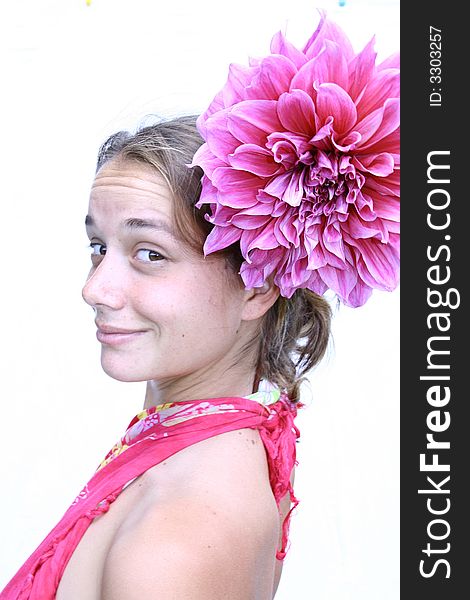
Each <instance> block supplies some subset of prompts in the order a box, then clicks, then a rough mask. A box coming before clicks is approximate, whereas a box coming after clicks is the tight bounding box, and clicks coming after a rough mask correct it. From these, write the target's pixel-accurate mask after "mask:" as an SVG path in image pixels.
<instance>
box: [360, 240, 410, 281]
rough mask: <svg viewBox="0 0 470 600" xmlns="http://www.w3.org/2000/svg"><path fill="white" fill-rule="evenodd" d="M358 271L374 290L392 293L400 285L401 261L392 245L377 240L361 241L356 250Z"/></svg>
mask: <svg viewBox="0 0 470 600" xmlns="http://www.w3.org/2000/svg"><path fill="white" fill-rule="evenodd" d="M354 250H355V253H356V254H357V270H358V273H359V275H360V277H361V279H362V281H364V282H365V283H366V284H367V285H369V286H370V287H372V288H374V289H381V290H386V291H392V290H394V289H395V288H396V286H397V285H398V274H399V268H400V261H399V258H398V254H397V252H396V251H395V250H394V249H393V248H392V247H391V246H390V244H383V243H382V242H380V241H379V240H377V239H374V238H371V239H364V240H360V242H358V243H357V245H356V247H355V248H354Z"/></svg>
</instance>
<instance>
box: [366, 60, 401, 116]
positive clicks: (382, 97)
mask: <svg viewBox="0 0 470 600" xmlns="http://www.w3.org/2000/svg"><path fill="white" fill-rule="evenodd" d="M399 95H400V73H399V71H398V70H397V69H384V70H383V71H378V72H377V74H376V76H375V77H374V78H373V79H371V80H370V81H369V83H368V84H367V85H366V87H365V88H364V93H363V94H362V96H361V99H360V100H359V101H358V103H357V114H358V116H359V119H362V118H363V117H364V116H365V115H367V114H369V113H371V112H372V111H373V110H376V109H377V108H380V107H381V106H383V105H384V104H385V102H386V101H387V100H389V99H390V98H398V97H399Z"/></svg>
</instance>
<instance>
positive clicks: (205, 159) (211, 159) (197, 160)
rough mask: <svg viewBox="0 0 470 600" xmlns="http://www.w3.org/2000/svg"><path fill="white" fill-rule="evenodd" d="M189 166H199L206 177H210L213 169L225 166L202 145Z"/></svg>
mask: <svg viewBox="0 0 470 600" xmlns="http://www.w3.org/2000/svg"><path fill="white" fill-rule="evenodd" d="M189 166H190V167H195V166H200V167H201V168H202V169H203V170H204V173H205V174H206V175H207V177H211V176H212V173H213V171H214V169H216V168H217V167H222V166H225V163H224V162H223V161H222V160H220V158H217V157H216V156H214V154H213V153H212V152H211V151H210V149H209V146H208V145H207V144H202V146H200V147H199V148H198V150H197V151H196V153H195V155H194V156H193V162H192V163H191V164H190V165H189Z"/></svg>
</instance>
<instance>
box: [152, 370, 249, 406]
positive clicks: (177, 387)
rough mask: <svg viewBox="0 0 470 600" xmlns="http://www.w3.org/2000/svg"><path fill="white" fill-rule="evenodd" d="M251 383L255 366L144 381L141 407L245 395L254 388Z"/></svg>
mask: <svg viewBox="0 0 470 600" xmlns="http://www.w3.org/2000/svg"><path fill="white" fill-rule="evenodd" d="M254 384H255V370H254V369H252V370H250V371H248V372H243V373H242V372H240V370H239V369H237V370H236V371H235V370H233V371H232V372H230V373H227V372H226V373H224V374H220V375H219V376H217V377H215V376H213V377H205V378H202V377H196V378H195V377H191V378H190V377H187V378H179V379H178V380H177V381H170V382H158V381H155V380H152V381H148V382H147V388H146V392H145V402H144V409H147V408H150V407H151V406H155V405H157V404H162V403H164V402H176V401H180V402H181V401H189V400H201V399H204V398H224V397H231V396H237V397H243V396H248V395H249V394H252V393H253V392H255V391H256V390H255V389H254Z"/></svg>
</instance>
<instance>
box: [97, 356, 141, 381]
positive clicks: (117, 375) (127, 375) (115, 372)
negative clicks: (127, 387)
mask: <svg viewBox="0 0 470 600" xmlns="http://www.w3.org/2000/svg"><path fill="white" fill-rule="evenodd" d="M101 367H102V369H103V371H104V372H105V373H106V375H108V376H109V377H111V378H112V379H116V380H117V381H123V382H127V383H136V382H138V381H148V379H149V377H148V374H147V373H145V372H144V371H143V370H142V369H137V368H131V367H130V366H129V365H116V364H109V363H108V362H107V361H105V360H102V361H101Z"/></svg>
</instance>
